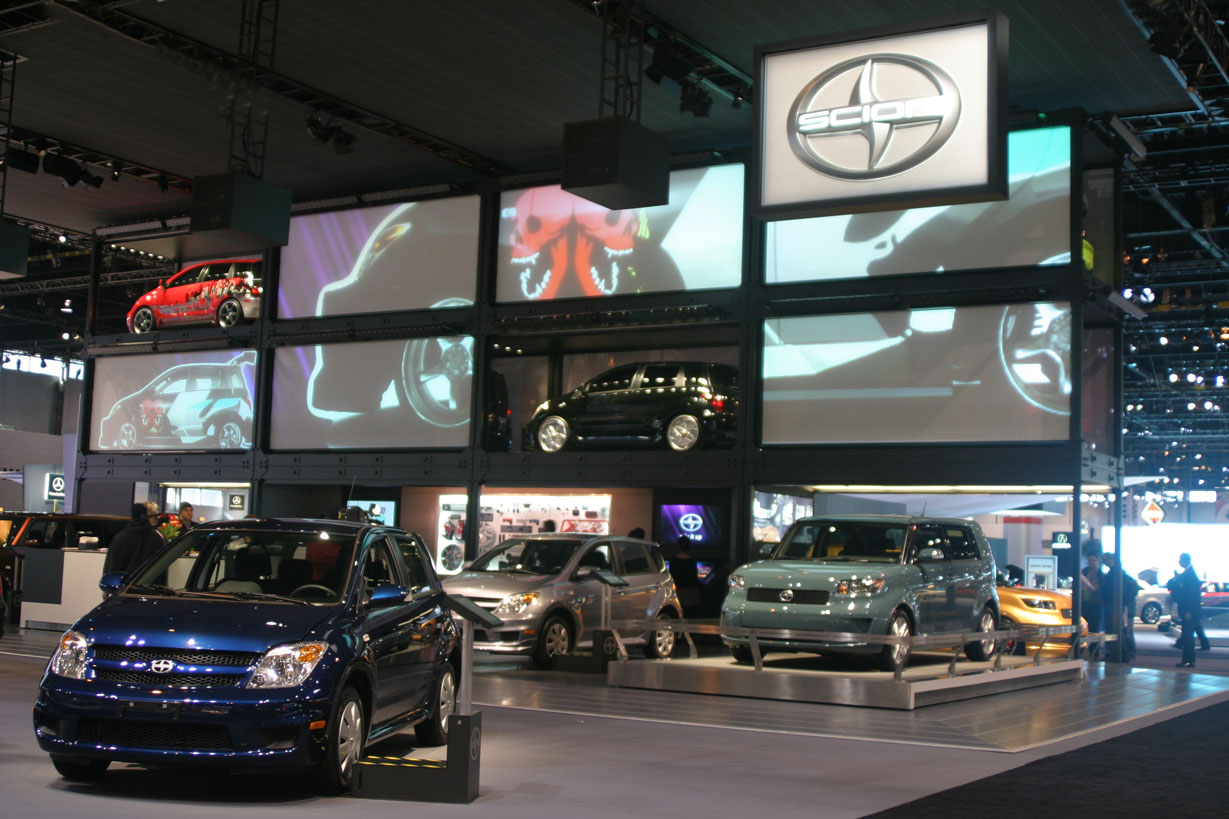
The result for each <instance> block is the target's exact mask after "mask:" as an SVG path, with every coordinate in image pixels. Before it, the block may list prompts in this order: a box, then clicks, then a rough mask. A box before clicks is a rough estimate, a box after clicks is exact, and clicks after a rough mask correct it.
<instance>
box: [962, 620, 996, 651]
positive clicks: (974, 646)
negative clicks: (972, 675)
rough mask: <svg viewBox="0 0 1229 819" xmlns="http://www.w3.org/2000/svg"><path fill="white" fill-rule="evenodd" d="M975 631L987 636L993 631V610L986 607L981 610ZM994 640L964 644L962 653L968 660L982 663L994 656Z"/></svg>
mask: <svg viewBox="0 0 1229 819" xmlns="http://www.w3.org/2000/svg"><path fill="white" fill-rule="evenodd" d="M977 630H978V631H979V632H981V633H982V634H987V633H989V632H991V631H994V630H995V617H994V609H992V608H990V607H989V606H987V607H986V608H984V609H982V610H981V614H979V615H978V616H977ZM994 642H995V641H994V638H993V637H991V638H989V639H987V640H975V641H974V642H972V643H965V646H964V653H965V656H966V657H968V658H969V659H970V660H976V661H978V662H984V661H986V660H989V659H990V658H991V657H993V656H994Z"/></svg>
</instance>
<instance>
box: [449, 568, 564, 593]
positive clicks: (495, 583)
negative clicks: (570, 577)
mask: <svg viewBox="0 0 1229 819" xmlns="http://www.w3.org/2000/svg"><path fill="white" fill-rule="evenodd" d="M549 579H550V577H549V576H548V575H543V574H512V573H509V572H462V573H461V574H458V575H453V576H452V577H445V578H444V591H446V592H448V593H449V594H463V595H465V596H466V597H477V598H484V597H485V598H489V597H506V596H507V595H509V594H517V593H520V592H527V591H530V590H532V589H535V588H537V587H538V586H541V585H542V584H543V583H545V582H546V581H547V580H549Z"/></svg>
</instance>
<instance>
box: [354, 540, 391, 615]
mask: <svg viewBox="0 0 1229 819" xmlns="http://www.w3.org/2000/svg"><path fill="white" fill-rule="evenodd" d="M383 583H394V584H401V572H400V571H399V570H398V568H397V562H396V561H395V560H394V559H393V555H392V552H391V551H390V550H389V547H388V541H387V540H377V541H375V542H374V543H372V544H371V548H369V549H368V550H367V558H366V559H365V560H364V561H363V585H362V588H361V589H360V590H359V592H360V594H361V595H362V599H363V602H364V603H366V602H367V601H368V600H370V599H371V593H372V592H373V591H375V589H376V586H379V585H381V584H383Z"/></svg>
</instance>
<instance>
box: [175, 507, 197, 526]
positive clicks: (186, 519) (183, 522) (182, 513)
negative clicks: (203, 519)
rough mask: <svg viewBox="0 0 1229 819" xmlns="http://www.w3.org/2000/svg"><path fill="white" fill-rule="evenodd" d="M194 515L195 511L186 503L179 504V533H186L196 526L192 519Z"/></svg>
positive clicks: (194, 520)
mask: <svg viewBox="0 0 1229 819" xmlns="http://www.w3.org/2000/svg"><path fill="white" fill-rule="evenodd" d="M195 513H196V510H195V509H193V508H192V504H190V503H188V502H187V501H184V502H183V503H181V504H179V531H181V532H186V531H188V530H189V529H191V528H192V527H193V526H195V525H196V519H195V518H193V515H194V514H195Z"/></svg>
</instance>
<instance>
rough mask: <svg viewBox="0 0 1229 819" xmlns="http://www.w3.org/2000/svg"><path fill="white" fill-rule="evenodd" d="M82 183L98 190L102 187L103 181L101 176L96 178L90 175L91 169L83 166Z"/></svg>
mask: <svg viewBox="0 0 1229 819" xmlns="http://www.w3.org/2000/svg"><path fill="white" fill-rule="evenodd" d="M81 181H82V182H84V183H85V184H86V185H88V186H89V187H91V188H94V189H95V190H97V189H98V188H101V187H102V181H103V180H102V177H101V176H95V175H94V174H92V173H90V169H89V168H87V167H86V166H85V165H82V166H81Z"/></svg>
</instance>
